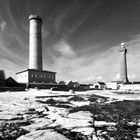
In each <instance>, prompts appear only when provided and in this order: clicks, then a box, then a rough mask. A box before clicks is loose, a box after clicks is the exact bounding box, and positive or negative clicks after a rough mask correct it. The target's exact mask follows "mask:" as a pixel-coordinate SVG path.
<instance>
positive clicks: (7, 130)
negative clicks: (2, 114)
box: [0, 122, 29, 140]
mask: <svg viewBox="0 0 140 140" xmlns="http://www.w3.org/2000/svg"><path fill="white" fill-rule="evenodd" d="M21 124H22V125H24V124H23V123H7V122H3V123H1V124H0V139H1V140H15V139H17V138H18V137H20V136H21V135H25V134H26V133H28V131H27V130H24V129H22V128H20V126H21ZM27 124H29V123H27ZM25 125H26V124H25Z"/></svg>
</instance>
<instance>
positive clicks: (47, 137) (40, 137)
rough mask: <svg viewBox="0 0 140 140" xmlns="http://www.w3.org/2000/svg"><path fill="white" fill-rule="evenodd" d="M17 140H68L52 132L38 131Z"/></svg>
mask: <svg viewBox="0 0 140 140" xmlns="http://www.w3.org/2000/svg"><path fill="white" fill-rule="evenodd" d="M17 140H69V139H68V138H66V137H65V136H63V135H61V134H59V133H57V132H54V131H53V130H38V131H33V132H31V133H28V134H26V135H23V136H21V137H19V138H18V139H17Z"/></svg>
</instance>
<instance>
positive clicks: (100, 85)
mask: <svg viewBox="0 0 140 140" xmlns="http://www.w3.org/2000/svg"><path fill="white" fill-rule="evenodd" d="M92 87H93V88H94V89H100V90H103V89H105V88H106V84H105V83H104V82H96V83H94V84H93V86H92Z"/></svg>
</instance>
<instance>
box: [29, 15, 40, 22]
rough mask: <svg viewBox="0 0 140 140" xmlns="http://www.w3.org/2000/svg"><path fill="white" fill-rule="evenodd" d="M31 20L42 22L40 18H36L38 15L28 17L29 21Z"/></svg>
mask: <svg viewBox="0 0 140 140" xmlns="http://www.w3.org/2000/svg"><path fill="white" fill-rule="evenodd" d="M32 19H35V20H40V21H41V22H42V18H41V17H40V16H38V15H30V16H29V20H32Z"/></svg>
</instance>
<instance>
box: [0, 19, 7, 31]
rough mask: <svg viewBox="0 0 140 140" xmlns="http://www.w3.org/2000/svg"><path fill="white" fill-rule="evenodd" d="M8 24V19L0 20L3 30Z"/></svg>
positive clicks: (0, 28)
mask: <svg viewBox="0 0 140 140" xmlns="http://www.w3.org/2000/svg"><path fill="white" fill-rule="evenodd" d="M6 26H7V23H6V21H4V20H2V21H0V30H1V31H4V30H5V28H6Z"/></svg>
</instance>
